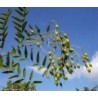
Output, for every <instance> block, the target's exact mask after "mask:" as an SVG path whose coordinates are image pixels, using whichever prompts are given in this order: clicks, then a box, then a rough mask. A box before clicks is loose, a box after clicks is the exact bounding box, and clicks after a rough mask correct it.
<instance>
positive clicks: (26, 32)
mask: <svg viewBox="0 0 98 98" xmlns="http://www.w3.org/2000/svg"><path fill="white" fill-rule="evenodd" d="M24 32H25V34H26V35H27V36H28V37H30V32H28V31H27V30H26V29H25V30H24Z"/></svg>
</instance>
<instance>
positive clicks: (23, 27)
mask: <svg viewBox="0 0 98 98" xmlns="http://www.w3.org/2000/svg"><path fill="white" fill-rule="evenodd" d="M26 25H27V21H25V22H24V23H23V24H22V32H23V31H24V30H25V27H26Z"/></svg>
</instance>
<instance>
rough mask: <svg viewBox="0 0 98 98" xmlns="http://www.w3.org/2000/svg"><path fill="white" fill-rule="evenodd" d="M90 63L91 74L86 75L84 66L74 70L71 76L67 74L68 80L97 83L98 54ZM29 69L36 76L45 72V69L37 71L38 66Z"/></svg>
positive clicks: (97, 53)
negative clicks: (84, 80)
mask: <svg viewBox="0 0 98 98" xmlns="http://www.w3.org/2000/svg"><path fill="white" fill-rule="evenodd" d="M91 63H92V65H93V67H92V71H91V73H88V72H87V70H86V68H85V66H83V67H81V68H80V69H76V70H75V71H74V73H73V74H69V73H67V75H68V77H69V79H75V78H81V77H85V78H88V79H90V80H91V81H98V52H96V53H95V54H94V56H93V57H92V59H91ZM31 68H32V69H33V70H34V71H35V72H36V73H38V74H43V72H44V71H45V70H46V68H43V69H42V70H40V71H39V70H38V69H39V67H38V66H34V67H31ZM65 71H66V70H65Z"/></svg>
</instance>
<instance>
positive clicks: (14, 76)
mask: <svg viewBox="0 0 98 98" xmlns="http://www.w3.org/2000/svg"><path fill="white" fill-rule="evenodd" d="M18 76H19V75H13V76H11V77H9V78H8V79H13V78H18Z"/></svg>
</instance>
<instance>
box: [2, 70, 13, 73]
mask: <svg viewBox="0 0 98 98" xmlns="http://www.w3.org/2000/svg"><path fill="white" fill-rule="evenodd" d="M2 73H4V74H10V73H13V71H12V70H8V71H3V72H2Z"/></svg>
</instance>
